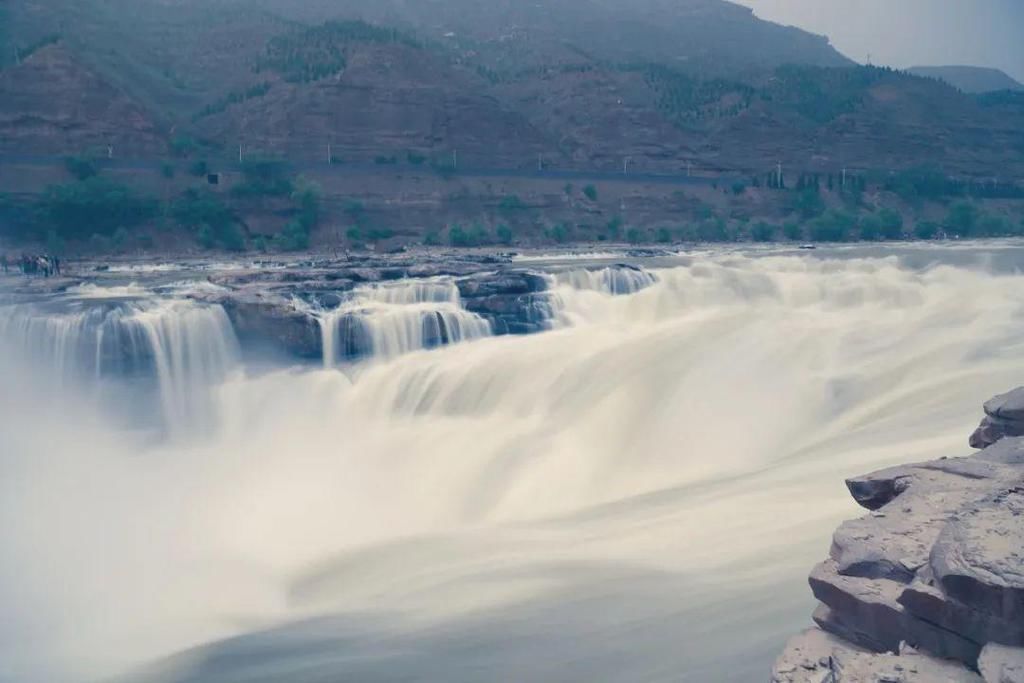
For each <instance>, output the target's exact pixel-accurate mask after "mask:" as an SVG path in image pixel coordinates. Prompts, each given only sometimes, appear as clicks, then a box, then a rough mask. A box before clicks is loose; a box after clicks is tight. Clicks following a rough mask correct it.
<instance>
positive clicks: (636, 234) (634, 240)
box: [626, 228, 646, 244]
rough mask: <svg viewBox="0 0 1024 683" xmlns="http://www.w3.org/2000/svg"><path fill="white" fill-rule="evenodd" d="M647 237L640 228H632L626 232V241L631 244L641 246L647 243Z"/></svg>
mask: <svg viewBox="0 0 1024 683" xmlns="http://www.w3.org/2000/svg"><path fill="white" fill-rule="evenodd" d="M645 237H646V235H644V233H643V231H642V230H640V229H639V228H630V229H629V230H627V231H626V241H627V242H629V243H630V244H640V243H641V242H644V241H645Z"/></svg>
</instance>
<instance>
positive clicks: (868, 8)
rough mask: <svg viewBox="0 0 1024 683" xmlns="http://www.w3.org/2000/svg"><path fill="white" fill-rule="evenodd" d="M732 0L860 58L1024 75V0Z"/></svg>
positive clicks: (1019, 77) (891, 63)
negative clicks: (852, 0)
mask: <svg viewBox="0 0 1024 683" xmlns="http://www.w3.org/2000/svg"><path fill="white" fill-rule="evenodd" d="M734 1H735V2H737V3H739V4H742V5H746V6H748V7H751V8H753V10H754V12H755V13H756V14H757V15H758V16H759V17H761V18H762V19H767V20H770V21H775V22H778V23H781V24H788V25H793V26H797V27H799V28H802V29H805V30H807V31H811V32H813V33H819V34H823V35H827V36H828V37H829V38H830V39H831V41H832V44H833V45H834V46H835V47H836V49H838V50H839V51H840V52H842V53H843V54H845V55H846V56H847V57H849V58H850V59H853V60H855V61H857V62H861V63H864V62H867V61H868V58H869V56H870V59H871V61H872V63H874V64H880V65H888V66H893V67H897V68H908V67H912V66H953V65H968V66H984V67H994V68H997V69H1002V70H1003V71H1005V72H1006V73H1007V74H1009V75H1010V76H1012V77H1013V78H1015V79H1017V80H1018V81H1021V82H1024V43H1022V42H1021V41H1020V40H1019V36H1020V35H1021V33H1022V30H1024V2H1019V1H1017V0H975V1H972V2H970V3H965V2H959V1H958V0H900V2H899V3H894V2H892V1H891V0H860V2H859V3H858V6H857V10H856V11H854V12H851V11H850V7H849V3H842V2H839V0H734ZM908 36H912V37H913V39H910V40H907V39H905V38H906V37H908Z"/></svg>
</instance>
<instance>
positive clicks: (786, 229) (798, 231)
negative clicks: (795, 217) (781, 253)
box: [782, 222, 804, 242]
mask: <svg viewBox="0 0 1024 683" xmlns="http://www.w3.org/2000/svg"><path fill="white" fill-rule="evenodd" d="M782 234H783V236H784V237H785V238H786V239H787V240H789V241H790V242H800V241H802V240H803V239H804V229H803V227H802V226H801V225H800V224H799V223H792V222H790V223H786V224H785V225H783V226H782Z"/></svg>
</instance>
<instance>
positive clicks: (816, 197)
mask: <svg viewBox="0 0 1024 683" xmlns="http://www.w3.org/2000/svg"><path fill="white" fill-rule="evenodd" d="M793 209H794V210H795V211H796V212H797V213H798V214H800V217H801V218H803V219H804V220H810V219H812V218H817V217H818V216H820V215H821V214H822V213H824V212H825V202H824V201H823V200H822V198H821V194H820V193H819V192H818V190H817V188H815V187H805V188H804V189H803V190H801V191H800V192H799V193H797V195H796V199H795V200H794V202H793Z"/></svg>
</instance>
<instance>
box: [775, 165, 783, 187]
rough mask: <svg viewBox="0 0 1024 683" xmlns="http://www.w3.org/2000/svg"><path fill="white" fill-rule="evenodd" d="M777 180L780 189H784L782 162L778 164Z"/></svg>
mask: <svg viewBox="0 0 1024 683" xmlns="http://www.w3.org/2000/svg"><path fill="white" fill-rule="evenodd" d="M775 179H776V180H777V181H779V187H782V162H781V161H780V162H779V164H778V170H777V171H776V175H775Z"/></svg>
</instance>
